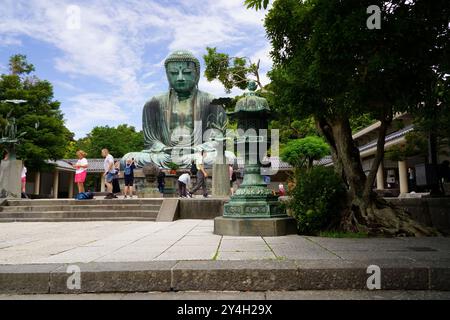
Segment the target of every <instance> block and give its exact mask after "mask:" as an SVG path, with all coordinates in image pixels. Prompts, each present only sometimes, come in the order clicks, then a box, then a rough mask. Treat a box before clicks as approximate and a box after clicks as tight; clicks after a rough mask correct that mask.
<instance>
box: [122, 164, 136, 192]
mask: <svg viewBox="0 0 450 320" xmlns="http://www.w3.org/2000/svg"><path fill="white" fill-rule="evenodd" d="M134 169H136V165H135V163H134V158H132V159H127V162H126V164H125V169H124V171H123V177H124V180H125V188H124V195H125V199H126V198H127V195H128V194H129V195H130V198H133V184H134Z"/></svg>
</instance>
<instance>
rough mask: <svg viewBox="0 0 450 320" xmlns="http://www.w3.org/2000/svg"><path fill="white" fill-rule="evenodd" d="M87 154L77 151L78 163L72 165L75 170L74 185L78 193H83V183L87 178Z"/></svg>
mask: <svg viewBox="0 0 450 320" xmlns="http://www.w3.org/2000/svg"><path fill="white" fill-rule="evenodd" d="M86 155H87V153H86V152H84V151H83V150H78V151H77V157H78V161H77V163H75V164H73V165H72V167H74V168H75V169H76V171H75V183H76V184H77V187H78V193H81V192H84V182H85V181H86V176H87V167H88V161H87V159H86Z"/></svg>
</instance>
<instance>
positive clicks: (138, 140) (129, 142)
mask: <svg viewBox="0 0 450 320" xmlns="http://www.w3.org/2000/svg"><path fill="white" fill-rule="evenodd" d="M104 148H106V149H108V150H109V152H110V153H111V154H112V155H113V156H114V157H115V158H121V157H123V156H124V155H125V154H127V153H128V152H133V151H141V150H143V149H144V135H143V133H142V131H140V132H137V131H136V129H135V128H134V127H132V126H128V125H126V124H121V125H119V126H117V127H116V128H115V127H109V126H104V127H95V128H94V129H92V131H91V132H90V133H89V134H88V135H87V136H86V137H85V138H82V139H80V140H78V141H77V146H76V148H72V149H71V152H74V151H76V150H78V149H81V150H84V151H85V152H87V154H88V157H90V158H101V151H102V149H104ZM73 157H75V154H74V153H72V154H71V157H69V158H73Z"/></svg>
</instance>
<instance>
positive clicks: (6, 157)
mask: <svg viewBox="0 0 450 320" xmlns="http://www.w3.org/2000/svg"><path fill="white" fill-rule="evenodd" d="M8 160H9V152H8V151H7V150H4V151H3V161H8Z"/></svg>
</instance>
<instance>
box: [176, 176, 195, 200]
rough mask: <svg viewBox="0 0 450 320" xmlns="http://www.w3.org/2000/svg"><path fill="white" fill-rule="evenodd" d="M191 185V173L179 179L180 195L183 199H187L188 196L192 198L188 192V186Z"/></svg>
mask: <svg viewBox="0 0 450 320" xmlns="http://www.w3.org/2000/svg"><path fill="white" fill-rule="evenodd" d="M190 184H191V175H190V174H189V173H183V174H182V175H181V176H180V177H179V178H178V193H179V194H180V197H181V198H186V197H187V196H188V195H189V196H190V197H192V195H191V193H190V192H189V191H187V186H188V185H190Z"/></svg>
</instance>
